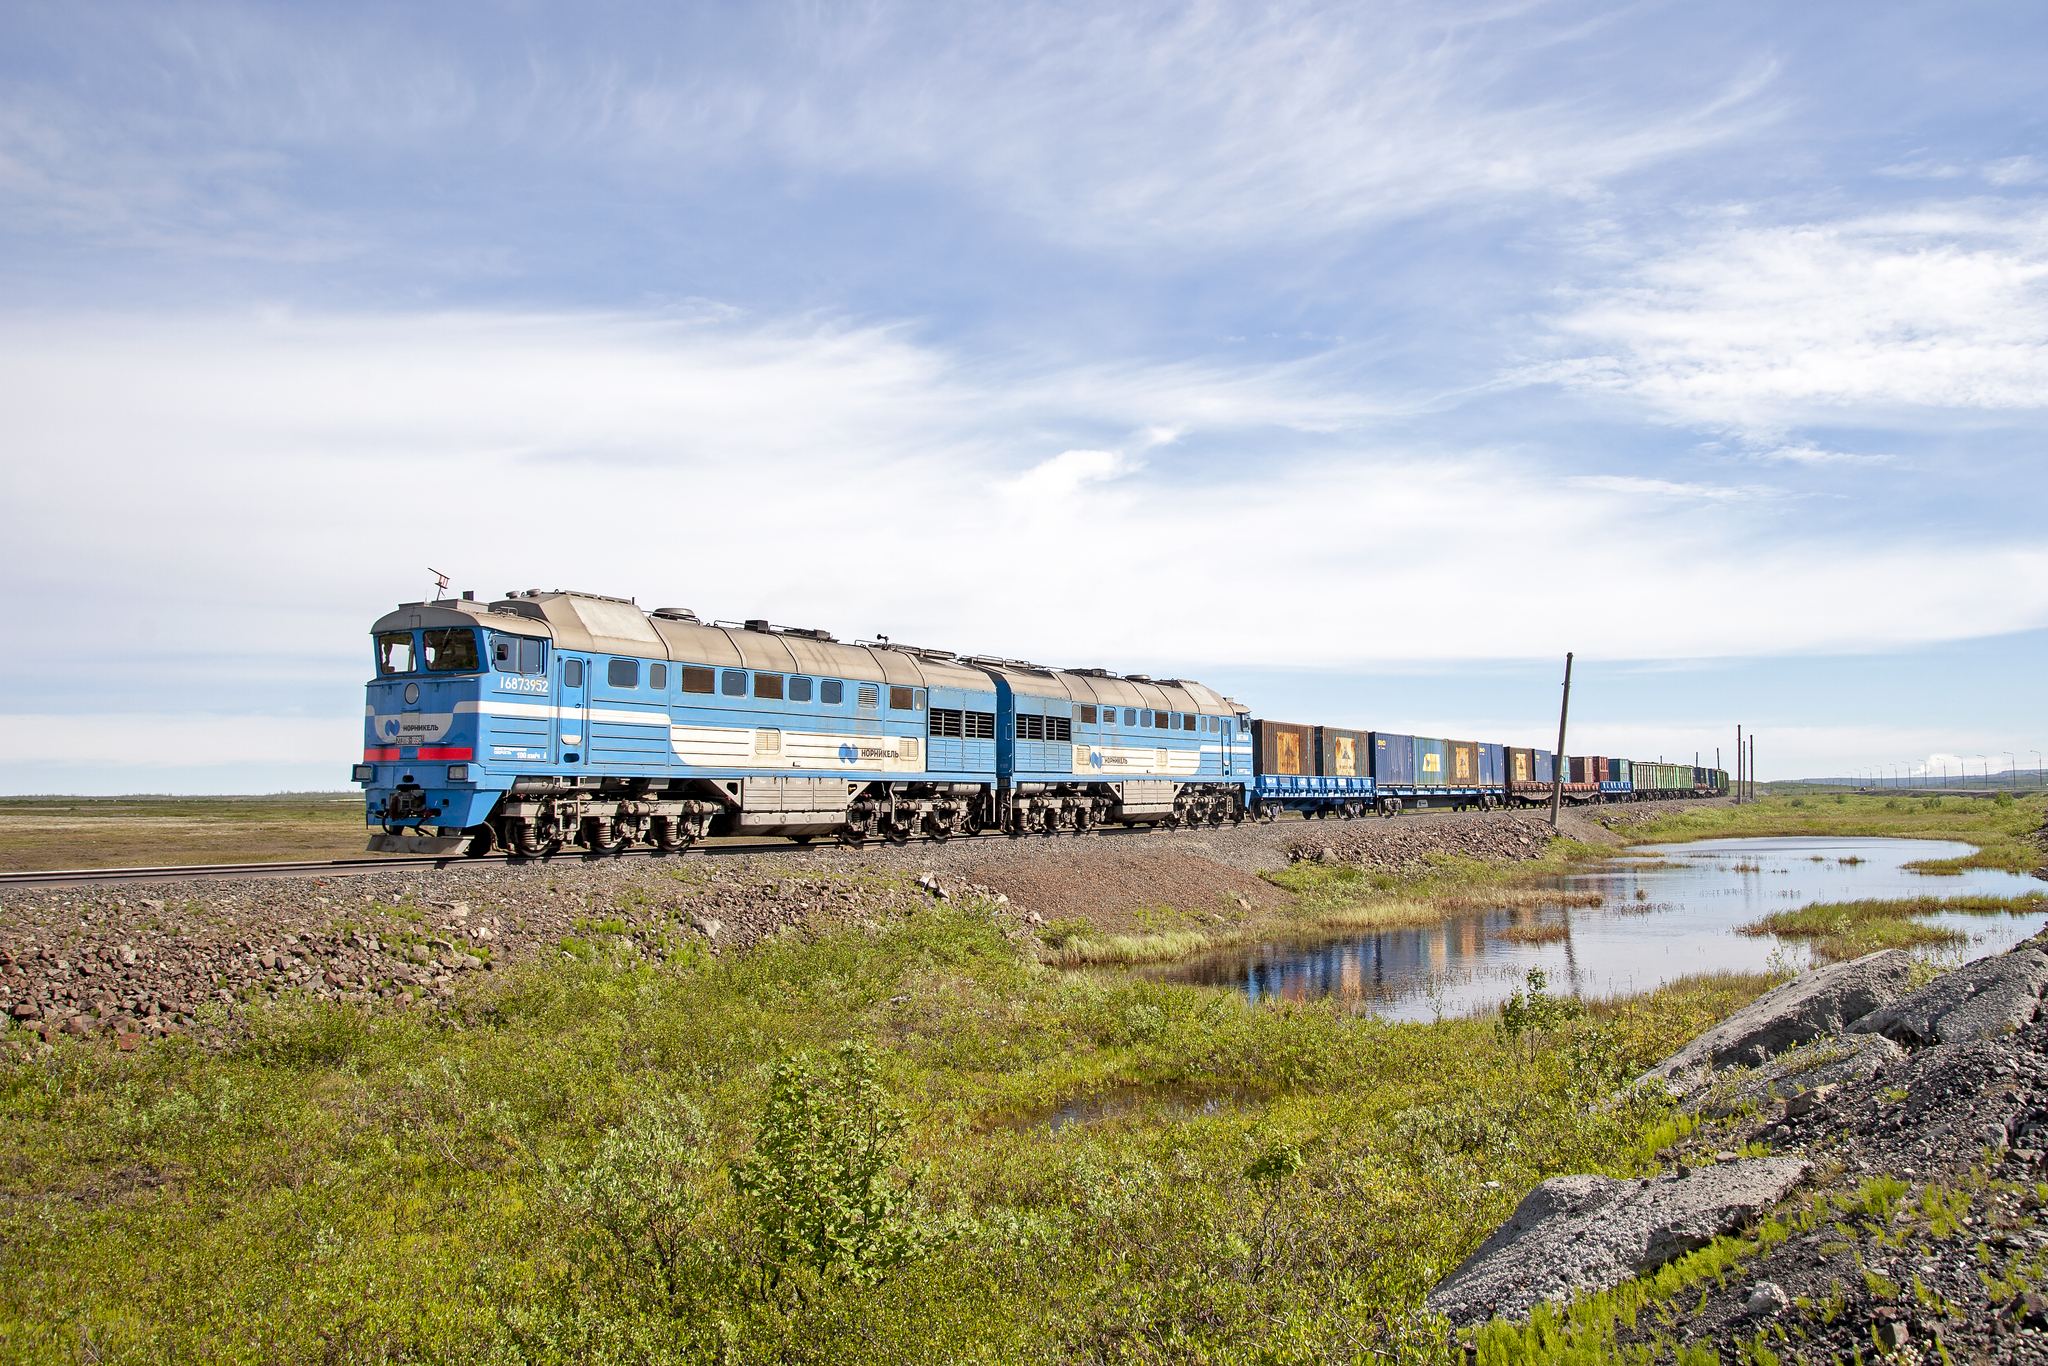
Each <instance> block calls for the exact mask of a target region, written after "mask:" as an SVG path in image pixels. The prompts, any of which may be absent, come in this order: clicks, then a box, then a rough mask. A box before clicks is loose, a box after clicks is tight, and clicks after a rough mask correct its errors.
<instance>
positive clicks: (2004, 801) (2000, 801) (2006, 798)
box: [1991, 792, 2012, 806]
mask: <svg viewBox="0 0 2048 1366" xmlns="http://www.w3.org/2000/svg"><path fill="white" fill-rule="evenodd" d="M1991 804H1992V805H1993V806H2011V805H2012V793H2010V792H2001V793H1999V794H1998V795H1997V796H1996V797H1993V798H1992V799H1991Z"/></svg>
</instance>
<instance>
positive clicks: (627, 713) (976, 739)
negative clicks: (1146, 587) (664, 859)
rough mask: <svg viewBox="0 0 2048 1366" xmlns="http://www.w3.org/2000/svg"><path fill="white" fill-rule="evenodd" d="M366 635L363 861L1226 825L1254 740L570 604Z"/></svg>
mask: <svg viewBox="0 0 2048 1366" xmlns="http://www.w3.org/2000/svg"><path fill="white" fill-rule="evenodd" d="M373 637H374V640H375V655H376V670H377V674H376V677H375V678H374V679H372V680H371V682H370V684H369V697H368V705H367V706H366V708H365V727H366V733H365V739H364V746H363V762H362V763H361V764H359V765H357V767H356V770H355V778H356V781H357V782H359V783H361V784H362V785H363V787H364V790H365V793H366V796H367V802H368V814H369V820H370V822H371V823H372V824H375V825H379V826H381V827H382V833H381V834H379V835H378V836H376V837H375V838H373V839H372V840H371V843H370V847H371V848H372V849H373V850H383V851H387V852H412V853H448V852H453V851H454V850H455V849H457V848H460V847H462V846H464V845H465V844H466V845H467V846H468V849H469V852H471V853H473V854H482V853H486V852H488V851H489V850H490V849H492V848H493V847H502V848H504V849H507V850H509V851H511V852H514V853H518V854H527V855H531V854H540V853H547V852H550V851H552V850H556V849H559V848H562V847H563V846H565V845H576V846H580V847H582V848H584V849H588V850H591V851H593V852H605V851H608V850H612V849H616V848H619V847H620V846H622V845H624V844H628V843H636V842H637V843H645V844H651V845H653V846H655V847H656V848H661V849H681V848H684V847H686V846H687V845H689V844H690V843H691V842H693V841H695V840H698V839H702V838H704V837H705V836H707V835H710V834H739V835H781V836H787V837H789V838H791V839H794V840H797V841H799V842H806V841H809V840H811V839H813V838H815V837H817V836H819V835H833V836H836V837H838V838H839V839H842V840H845V841H847V842H849V843H860V842H863V841H865V840H867V839H871V838H884V839H895V840H903V839H908V838H910V837H911V836H913V835H920V834H922V835H928V836H931V837H933V838H936V839H943V838H945V837H947V836H949V835H952V834H955V833H968V834H972V833H976V832H979V831H981V830H985V829H991V828H994V829H1002V830H1008V831H1011V832H1013V833H1024V832H1027V831H1041V832H1052V831H1058V830H1073V831H1085V830H1089V829H1092V828H1094V827H1096V826H1099V825H1102V824H1104V823H1106V822H1114V823H1121V824H1124V825H1136V824H1141V823H1148V824H1150V823H1158V824H1169V825H1179V824H1191V823H1195V822H1199V821H1221V820H1225V819H1242V818H1243V816H1244V812H1245V796H1244V783H1245V779H1246V777H1247V776H1248V775H1249V773H1250V767H1251V764H1250V758H1251V754H1250V748H1249V736H1248V730H1247V727H1248V723H1249V720H1250V718H1249V716H1248V715H1246V714H1245V713H1244V711H1243V709H1242V708H1240V707H1238V706H1237V704H1235V703H1233V702H1231V701H1229V700H1228V699H1226V698H1222V697H1219V696H1217V695H1216V694H1215V693H1213V692H1211V691H1210V690H1209V689H1207V688H1204V687H1203V686H1201V685H1200V684H1199V683H1190V682H1187V681H1185V680H1181V679H1169V680H1164V681H1158V682H1155V681H1154V680H1152V679H1149V678H1146V677H1144V676H1142V675H1131V676H1125V677H1116V676H1114V675H1112V674H1110V673H1109V672H1107V671H1106V670H1101V669H1092V670H1056V669H1048V668H1042V667H1040V666H1038V665H1035V664H1030V663H1027V662H1025V661H1023V660H1016V659H992V658H980V657H977V658H971V659H961V658H959V657H957V656H955V655H954V654H952V653H951V652H949V651H945V650H925V649H918V648H916V647H913V646H907V645H898V644H893V643H891V642H889V641H886V640H883V641H873V642H868V641H862V642H856V643H853V644H845V643H841V642H839V641H837V640H835V639H834V638H833V637H832V635H831V634H830V633H829V632H825V631H814V630H800V629H798V628H795V627H776V626H770V625H769V624H768V623H767V622H765V621H749V622H746V623H744V624H743V625H735V624H718V623H714V624H710V625H707V624H705V623H703V622H701V621H699V620H698V619H697V616H696V614H695V613H693V612H690V611H687V610H685V609H683V608H675V607H664V608H659V609H657V610H655V611H654V612H651V613H649V612H645V611H643V610H642V609H640V608H639V607H637V606H635V605H634V604H633V603H632V602H630V601H627V600H626V599H623V598H610V597H601V596H598V595H595V594H589V593H569V592H553V593H543V592H539V591H533V592H525V593H515V594H509V595H507V596H506V597H505V598H504V599H503V600H501V601H499V602H494V603H490V604H483V603H478V602H475V601H472V600H471V599H470V598H469V597H468V596H467V595H465V596H464V597H462V598H460V599H447V600H442V601H438V602H421V603H408V604H405V605H403V606H401V607H399V608H398V610H396V611H394V612H392V613H389V614H388V615H386V616H385V617H383V618H382V619H381V620H379V621H378V622H377V624H376V626H375V628H374V629H373ZM429 828H431V829H432V830H433V831H434V832H435V833H433V834H429V833H428V829H429Z"/></svg>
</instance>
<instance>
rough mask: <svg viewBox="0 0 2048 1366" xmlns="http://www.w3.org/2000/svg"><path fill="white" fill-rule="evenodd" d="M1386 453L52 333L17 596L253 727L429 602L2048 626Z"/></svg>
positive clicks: (445, 351)
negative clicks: (267, 683) (1603, 542)
mask: <svg viewBox="0 0 2048 1366" xmlns="http://www.w3.org/2000/svg"><path fill="white" fill-rule="evenodd" d="M1374 420H1375V414H1374V412H1373V410H1372V408H1371V407H1370V404H1369V403H1366V402H1363V401H1361V400H1359V399H1358V398H1356V397H1354V396H1353V395H1352V394H1351V393H1350V391H1349V390H1348V389H1347V388H1346V387H1345V386H1344V385H1343V384H1341V383H1337V382H1333V381H1332V379H1331V378H1330V377H1328V376H1324V375H1322V374H1320V373H1319V372H1317V371H1315V370H1314V369H1313V368H1308V369H1304V368H1300V367H1286V366H1268V367H1259V366H1251V367H1243V368H1239V369H1235V370H1232V369H1225V368H1221V367H1197V366H1157V367H1140V366H1121V367H1090V366H1072V367H1067V368H1058V367H1037V368H1018V369H1012V370H1008V371H1002V370H994V369H988V368H974V367H967V366H963V365H961V364H959V363H957V362H956V361H954V360H953V359H952V358H950V357H948V356H947V355H945V354H944V353H942V352H940V351H937V350H934V349H932V348H929V347H925V346H920V345H918V344H916V343H915V342H914V341H912V340H911V339H910V338H908V337H907V336H905V335H904V334H902V333H900V332H897V331H892V330H890V329H864V330H862V329H832V328H808V329H806V328H796V327H788V328H776V327H764V326H747V325H743V324H741V323H737V322H734V321H731V320H724V319H719V318H715V317H703V318H694V319H681V320H678V319H648V318H623V317H604V316H575V317H537V316H517V317H504V316H491V315H463V316H453V315H448V316H433V317H408V316H388V317H350V318H319V317H305V316H295V315H287V314H280V315H274V316H271V317H268V318H263V319H251V318H224V317H219V316H210V317H193V318H187V319H183V320H163V319H157V320H137V319H116V318H110V319H100V320H96V321H93V320H86V321H79V320H73V321H71V322H67V323H58V322H55V321H48V320H45V321H39V322H31V321H27V320H19V319H18V320H15V321H14V322H12V323H6V324H0V443H4V444H5V446H6V448H7V449H8V450H10V451H11V452H14V453H15V454H16V458H15V459H13V460H11V461H10V462H9V463H8V464H7V466H6V468H5V470H4V471H0V497H4V500H5V503H6V506H7V508H8V511H9V514H10V517H9V520H10V524H11V527H12V528H13V533H12V534H11V535H10V537H9V538H7V540H6V542H5V543H4V545H0V566H4V569H5V572H7V574H8V576H9V579H10V581H11V582H13V583H15V584H16V585H17V589H18V594H17V599H18V608H17V612H18V616H17V626H16V631H17V638H18V639H20V640H22V641H23V642H25V645H24V653H23V655H22V656H21V657H23V658H34V657H40V656H47V655H62V656H63V657H65V658H66V659H68V660H71V661H72V665H71V667H74V668H77V669H84V670H92V669H94V668H96V667H99V666H98V665H97V664H95V661H97V660H105V661H112V660H114V659H117V658H120V659H125V658H127V652H128V651H129V650H130V649H131V647H132V646H133V644H134V643H135V642H142V641H147V642H149V646H148V648H149V649H150V650H151V651H152V657H153V658H155V659H158V660H159V661H168V660H176V661H178V662H179V667H180V668H185V669H191V670H198V671H200V672H202V673H204V672H205V671H207V670H209V669H210V670H212V674H213V676H214V677H215V678H216V680H217V686H218V688H219V689H221V690H222V691H223V692H224V693H225V695H229V696H235V695H238V690H241V691H246V690H247V689H248V688H249V687H250V686H251V684H250V681H249V680H250V679H251V677H252V670H264V671H268V672H267V673H266V675H265V676H272V675H275V674H277V673H279V672H284V673H289V674H290V675H291V676H294V677H301V678H303V677H306V676H308V675H310V674H319V673H320V672H321V671H322V670H333V669H334V667H335V666H334V665H333V664H332V663H330V662H327V661H332V660H334V659H335V658H336V655H337V652H338V651H339V652H344V655H343V657H347V656H349V655H353V653H354V652H355V651H356V650H358V649H359V648H360V641H361V637H362V633H363V632H364V631H365V630H366V628H367V626H368V624H369V622H370V621H371V620H372V619H373V618H374V616H375V615H376V614H377V613H379V612H381V611H383V610H385V609H386V608H387V607H388V606H389V605H390V604H391V603H392V602H394V601H396V600H399V599H400V598H410V597H415V596H417V595H418V594H419V592H420V591H421V589H422V587H423V586H424V585H425V583H426V581H427V579H426V573H425V570H426V566H427V565H429V564H432V565H435V566H438V567H440V568H443V569H448V570H452V571H454V572H455V573H456V576H457V582H456V586H457V587H458V588H464V587H467V588H476V589H479V590H481V591H482V592H483V593H484V594H485V595H495V594H496V593H498V592H500V591H503V590H504V589H506V588H515V587H517V588H525V587H542V588H549V587H581V588H586V589H591V590H594V591H600V592H608V593H616V594H620V595H631V596H637V597H638V598H639V599H640V600H641V601H642V602H645V603H654V602H655V601H656V600H657V599H658V600H659V601H660V602H661V603H664V604H666V603H675V604H679V605H684V606H690V607H693V608H696V609H697V610H698V611H700V612H701V613H703V614H705V615H707V616H718V617H724V618H735V619H736V618H741V617H753V616H767V617H771V618H773V619H774V620H777V621H785V622H789V623H790V624H795V625H809V626H827V627H830V628H832V629H834V630H835V631H837V632H838V633H840V634H841V635H842V636H855V635H865V634H869V633H872V632H877V631H881V632H886V633H888V634H889V635H891V636H892V637H894V638H897V639H908V640H916V641H919V642H921V643H925V644H932V645H942V646H946V647H948V648H959V649H967V650H989V651H996V652H1000V653H1004V654H1009V655H1029V656H1033V657H1038V658H1043V659H1047V660H1049V661H1056V662H1069V663H1098V664H1103V665H1107V666H1110V667H1118V666H1119V665H1121V666H1123V667H1139V666H1140V664H1150V663H1151V662H1152V661H1169V662H1176V661H1177V662H1179V664H1180V665H1182V666H1184V667H1187V668H1190V669H1195V668H1199V667H1201V666H1202V665H1204V664H1206V663H1218V662H1225V663H1245V664H1299V665H1320V666H1331V667H1343V666H1355V665H1361V664H1367V663H1370V664H1374V665H1381V664H1385V663H1388V662H1392V661H1399V660H1404V659H1438V660H1441V659H1485V658H1504V657H1505V658H1515V657H1528V656H1532V655H1546V654H1548V653H1550V652H1551V650H1552V649H1553V647H1554V646H1556V644H1557V633H1558V626H1557V622H1558V613H1559V611H1560V610H1561V609H1560V607H1559V598H1558V592H1557V589H1556V587H1555V585H1554V584H1553V583H1552V582H1551V581H1550V580H1549V579H1548V578H1547V577H1546V576H1545V575H1543V574H1538V573H1512V574H1503V573H1501V572H1499V571H1500V567H1501V559H1500V557H1501V555H1503V554H1506V555H1508V556H1510V557H1511V559H1512V557H1514V556H1516V555H1517V554H1525V555H1529V556H1535V557H1537V562H1540V561H1541V559H1542V557H1544V556H1546V555H1548V554H1550V553H1551V552H1552V551H1553V550H1554V549H1556V547H1558V546H1559V545H1560V544H1569V543H1570V537H1571V535H1572V532H1571V531H1570V529H1571V528H1610V529H1611V528H1626V537H1627V538H1628V539H1629V542H1630V543H1631V544H1654V545H1656V546H1657V547H1658V553H1657V554H1655V555H1649V556H1636V557H1632V558H1631V559H1630V560H1629V566H1630V567H1629V572H1628V573H1626V574H1623V575H1616V576H1611V577H1610V578H1608V579H1606V580H1604V581H1603V584H1602V589H1601V605H1602V607H1601V611H1600V612H1599V613H1598V614H1597V615H1595V616H1593V617H1591V618H1587V619H1581V620H1577V621H1575V622H1574V623H1573V627H1572V635H1573V637H1574V641H1575V643H1576V644H1577V647H1578V648H1579V649H1581V650H1583V651H1587V652H1593V651H1598V652H1600V653H1602V654H1605V655H1606V656H1608V657H1617V658H1657V657H1666V656H1699V655H1715V654H1738V655H1746V654H1768V653H1773V652H1779V651H1786V650H1800V651H1815V650H1819V651H1825V650H1831V649H1845V650H1852V651H1866V650H1871V649H1879V648H1884V647H1886V646H1887V645H1892V644H1901V643H1908V642H1915V641H1924V640H1933V639H1953V638H1967V637H1972V636H1980V635H1990V634H1996V633H2000V632H2005V631H2013V630H2020V629H2026V628H2028V627H2032V626H2037V625H2040V624H2042V623H2044V622H2048V551H2043V550H2041V549H2039V548H2038V547H2034V546H2029V545H2019V546H2006V545H2001V544H1999V543H1997V542H1994V541H1989V540H1985V539H1982V538H1977V539H1973V540H1970V541H1968V542H1965V543H1956V542H1949V541H1942V540H1936V539H1915V538H1913V537H1909V536H1893V537H1890V538H1886V539H1884V540H1882V541H1876V542H1873V541H1870V540H1869V539H1868V538H1856V537H1846V538H1844V539H1840V540H1836V539H1831V538H1829V537H1827V536H1821V535H1814V534H1810V533H1807V532H1806V531H1805V529H1803V528H1802V535H1800V536H1793V537H1787V536H1784V535H1781V534H1778V533H1779V532H1781V531H1782V529H1783V528H1782V527H1780V526H1778V525H1777V524H1775V523H1773V522H1771V521H1770V520H1769V518H1768V517H1767V516H1766V517H1765V518H1764V519H1763V520H1759V513H1758V509H1759V508H1767V507H1769V506H1770V505H1771V504H1770V502H1769V500H1766V499H1762V498H1761V497H1760V496H1759V495H1750V494H1745V493H1742V491H1741V490H1739V489H1736V490H1731V489H1723V488H1721V487H1719V486H1715V485H1701V484H1688V483H1684V482H1680V481H1667V480H1659V479H1654V478H1634V477H1628V476H1612V477H1590V478H1586V479H1580V480H1576V481H1573V480H1561V479H1558V478H1556V477H1555V476H1553V475H1551V474H1550V473H1548V472H1546V471H1545V470H1544V469H1543V468H1541V467H1540V466H1538V465H1535V464H1532V463H1529V462H1526V461H1524V460H1522V459H1520V458H1518V457H1516V456H1513V455H1510V454H1507V453H1502V452H1493V451H1488V450H1475V451H1469V452H1464V453H1449V452H1445V451H1443V450H1440V449H1427V450H1418V449H1410V448H1407V447H1404V446H1398V445H1388V444H1386V443H1385V442H1384V440H1383V439H1380V438H1376V437H1375V436H1374V435H1373V434H1372V433H1373V431H1374ZM1151 429H1161V430H1164V431H1167V432H1175V433H1185V435H1184V436H1182V437H1180V439H1179V440H1177V441H1175V442H1173V443H1171V444H1159V443H1156V442H1155V443H1153V444H1150V445H1143V442H1144V438H1140V439H1139V440H1138V441H1137V442H1135V443H1132V444H1133V448H1136V447H1137V446H1141V445H1142V446H1143V449H1144V450H1145V455H1144V461H1145V463H1144V465H1143V467H1142V468H1141V467H1139V466H1138V465H1137V464H1136V461H1135V460H1134V459H1133V458H1132V457H1130V456H1129V455H1128V454H1126V455H1124V456H1118V455H1116V454H1115V453H1114V451H1115V448H1113V447H1109V446H1107V445H1104V444H1097V443H1092V442H1090V441H1089V440H1087V438H1086V435H1085V434H1087V433H1091V432H1092V433H1134V432H1146V431H1149V430H1151ZM1049 433H1050V434H1053V435H1051V436H1050V437H1049V436H1048V434H1049ZM1077 437H1078V438H1080V439H1075V438H1077ZM1048 447H1050V448H1051V449H1054V450H1060V451H1063V452H1065V453H1064V454H1062V455H1059V456H1055V457H1053V458H1051V459H1050V460H1048V459H1047V458H1046V457H1045V455H1044V451H1045V450H1046V449H1047V448H1048ZM1226 448H1228V449H1240V450H1242V451H1244V452H1245V454H1244V455H1243V456H1242V457H1240V458H1236V459H1229V460H1219V459H1218V458H1217V452H1218V451H1220V450H1223V449H1226ZM1198 457H1199V458H1198ZM81 472H84V474H83V477H81ZM1110 475H1114V476H1117V477H1104V476H1110ZM1006 486H1007V487H1006ZM1738 495H1740V498H1741V499H1746V501H1741V502H1740V507H1739V510H1738V501H1739V499H1738ZM1518 547H1521V548H1523V549H1522V550H1520V551H1518V550H1517V548H1518ZM1987 582H1995V583H1999V584H2002V585H2005V587H2004V588H2003V589H2002V590H2001V591H2000V592H1999V593H1985V592H1984V591H1983V590H1982V585H1983V584H1984V583H1987ZM1874 583H1882V584H1884V585H1885V588H1884V591H1883V592H1882V593H1874V592H1872V591H1871V586H1872V585H1873V584H1874ZM80 602H90V603H92V604H93V609H92V627H91V629H90V630H82V629H81V626H80V619H79V616H78V612H77V604H79V603H80ZM1454 623H1455V626H1454V625H1453V624H1454ZM1132 661H1136V663H1133V662H1132ZM107 667H111V664H109V665H107ZM355 673H356V669H355V666H353V665H345V666H342V669H341V670H340V676H341V677H343V678H347V679H351V680H352V679H353V678H354V677H355ZM88 676H91V677H98V676H100V675H98V674H90V673H89V674H88ZM323 676H324V675H323ZM276 686H278V687H280V688H281V687H283V686H285V685H283V684H279V685H276ZM34 709H38V710H42V709H47V708H46V707H36V708H34Z"/></svg>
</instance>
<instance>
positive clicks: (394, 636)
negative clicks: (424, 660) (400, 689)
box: [377, 631, 419, 674]
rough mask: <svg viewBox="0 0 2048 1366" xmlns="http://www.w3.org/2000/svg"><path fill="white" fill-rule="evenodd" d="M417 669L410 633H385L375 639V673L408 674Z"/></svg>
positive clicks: (417, 663) (417, 664)
mask: <svg viewBox="0 0 2048 1366" xmlns="http://www.w3.org/2000/svg"><path fill="white" fill-rule="evenodd" d="M418 667H419V661H417V660H416V659H414V658H413V649H412V632H410V631H386V632H385V633H384V634H383V635H381V636H378V637H377V672H378V673H380V674H409V673H411V672H412V671H413V670H414V669H417V668H418Z"/></svg>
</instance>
